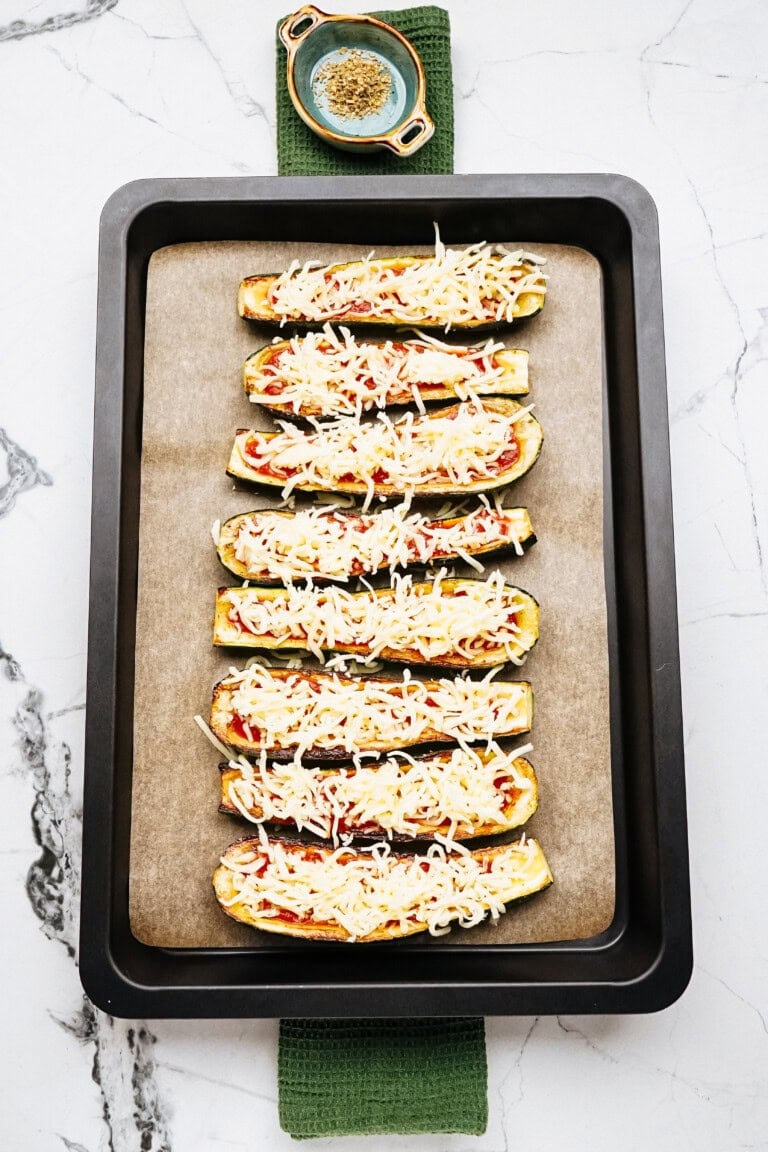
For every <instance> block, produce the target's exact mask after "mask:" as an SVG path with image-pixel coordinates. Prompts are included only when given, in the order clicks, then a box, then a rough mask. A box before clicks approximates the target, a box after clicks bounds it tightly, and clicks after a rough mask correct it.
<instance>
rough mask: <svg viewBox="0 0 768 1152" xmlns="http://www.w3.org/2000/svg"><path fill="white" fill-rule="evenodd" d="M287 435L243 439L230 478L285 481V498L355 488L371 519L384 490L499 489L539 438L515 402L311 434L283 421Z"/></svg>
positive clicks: (345, 422)
mask: <svg viewBox="0 0 768 1152" xmlns="http://www.w3.org/2000/svg"><path fill="white" fill-rule="evenodd" d="M518 423H519V424H520V429H519V430H518V428H517V427H516V425H517V424H518ZM280 427H281V429H282V431H280V432H277V433H264V432H259V431H251V430H243V431H240V432H238V433H237V436H236V438H235V443H234V447H233V450H232V458H231V460H230V465H229V469H230V471H231V472H232V473H233V474H234V475H238V476H245V477H248V478H252V479H255V480H259V479H262V478H264V477H265V476H266V477H274V478H275V479H276V480H279V481H283V482H284V483H283V487H282V494H283V496H284V497H286V496H289V495H290V494H291V492H292V491H293V490H294V488H299V489H301V488H309V489H312V488H326V489H327V488H330V489H331V490H333V489H335V488H337V487H338V486H339V485H341V486H342V488H343V486H344V485H345V484H350V483H354V484H357V485H359V486H363V489H364V490H365V491H366V493H367V499H366V502H365V504H364V506H363V510H364V511H366V510H367V507H368V505H369V504H370V502H371V500H372V498H373V496H374V495H375V494H376V492H377V491H381V490H382V488H383V489H385V490H386V491H392V490H394V491H396V492H411V493H412V492H414V491H415V490H417V489H418V488H420V487H422V488H426V489H427V490H428V491H429V490H432V491H437V490H439V489H440V487H441V486H446V485H447V486H449V488H450V489H454V488H462V487H464V486H467V485H470V484H474V485H475V486H478V482H482V484H485V485H486V486H493V484H495V483H499V482H500V480H501V479H503V476H504V474H505V473H507V472H509V471H510V470H511V468H512V467H513V466H514V465H515V464H516V463H517V461H518V460H519V459H520V455H521V445H522V443H523V438H524V437H530V438H531V439H532V440H533V439H534V438H535V439H537V440H538V439H539V438H540V429H539V427H538V425H537V423H536V421H535V420H534V419H533V417H532V416H530V408H525V407H522V406H521V405H519V404H516V403H515V402H514V401H511V400H495V401H494V400H486V401H485V402H482V401H479V400H477V401H467V402H465V403H461V404H457V405H455V406H454V407H452V408H450V409H447V410H445V411H443V412H441V413H439V414H433V415H431V416H414V413H413V412H407V413H406V414H405V415H404V416H403V417H402V418H401V419H399V420H397V421H396V422H393V421H392V419H391V418H390V417H389V415H388V414H387V413H386V412H379V413H378V414H377V417H376V419H375V420H374V421H372V422H370V423H367V422H361V421H360V419H359V418H357V417H353V416H346V417H341V418H340V419H339V420H335V421H333V422H331V423H328V424H323V425H315V429H314V431H312V432H304V431H302V430H301V429H299V428H296V427H295V426H294V425H291V424H288V423H285V422H283V421H281V422H280Z"/></svg>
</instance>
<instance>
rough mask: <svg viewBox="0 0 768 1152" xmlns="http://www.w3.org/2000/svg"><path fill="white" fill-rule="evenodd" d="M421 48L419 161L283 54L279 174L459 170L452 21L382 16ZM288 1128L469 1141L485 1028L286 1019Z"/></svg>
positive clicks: (477, 1022)
mask: <svg viewBox="0 0 768 1152" xmlns="http://www.w3.org/2000/svg"><path fill="white" fill-rule="evenodd" d="M374 15H375V16H378V17H379V18H380V19H382V20H385V21H386V22H387V23H388V24H392V25H393V26H394V27H395V28H397V29H398V30H399V31H400V32H402V33H403V35H404V36H407V37H408V39H409V40H410V41H411V42H412V44H413V46H414V48H415V49H416V51H417V52H418V53H419V55H420V57H421V59H422V62H423V64H424V71H425V73H426V78H427V99H426V103H427V109H428V111H429V113H430V115H431V117H432V119H433V120H434V122H435V134H434V136H433V137H432V139H431V140H429V141H427V143H426V144H425V145H424V147H423V148H420V149H419V151H418V152H416V153H415V155H413V156H410V157H408V158H405V159H399V158H398V157H397V156H394V155H392V153H390V152H374V153H371V154H368V155H364V156H355V155H352V154H350V153H348V152H339V151H338V150H337V149H335V148H331V147H329V146H328V145H327V144H325V143H324V142H323V141H322V140H320V139H318V137H317V136H315V135H314V133H313V132H310V130H309V128H307V126H306V125H305V124H304V123H303V122H302V121H301V120H300V119H299V117H298V116H297V115H296V111H295V109H294V107H293V105H292V104H291V100H290V97H289V95H288V86H287V84H286V79H285V50H284V48H283V46H282V44H281V43H280V41H279V40H278V45H277V158H278V172H279V173H280V175H281V176H317V175H322V176H345V175H359V174H362V175H366V174H368V173H371V174H374V173H375V174H385V173H391V174H414V173H421V174H426V173H446V172H452V171H453V78H452V73H451V30H450V23H449V20H448V13H447V12H445V11H444V10H443V9H442V8H436V7H432V6H428V7H424V8H407V9H404V10H402V11H399V12H375V13H374ZM278 1091H279V1110H280V1126H281V1128H282V1129H283V1130H284V1131H285V1132H289V1133H290V1134H291V1136H293V1137H294V1138H295V1139H297V1140H307V1139H310V1138H311V1137H318V1136H352V1135H372V1134H374V1133H403V1134H406V1133H407V1134H412V1133H430V1132H461V1133H465V1134H467V1135H473V1136H479V1135H481V1134H482V1133H483V1132H485V1129H486V1125H487V1122H488V1070H487V1065H486V1056H485V1022H484V1020H483V1019H482V1017H481V1018H474V1017H455V1018H443V1017H441V1018H438V1019H412V1020H411V1019H396V1020H281V1021H280V1044H279V1051H278Z"/></svg>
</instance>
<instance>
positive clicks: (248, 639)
mask: <svg viewBox="0 0 768 1152" xmlns="http://www.w3.org/2000/svg"><path fill="white" fill-rule="evenodd" d="M484 583H485V581H483V580H473V579H471V578H469V577H462V578H461V579H452V580H443V581H442V583H441V589H442V592H443V594H444V595H445V596H446V597H449V596H451V595H452V594H454V591H455V592H456V593H458V592H460V590H461V588H462V587H464V586H466V585H471V584H484ZM432 587H433V582H432V581H424V582H422V583H421V584H414V585H413V590H414V592H417V591H418V589H421V588H423V589H428V588H432ZM505 588H506V589H508V591H509V593H510V594H512V595H518V596H521V597H522V598H523V601H524V602H523V605H522V606H521V608H520V611H519V612H518V613H517V615H518V619H519V617H520V616H522V617H523V620H522V625H521V626H522V629H523V635H522V636H521V637H520V638H519V646H520V652H519V656H520V657H521V658H525V657H526V656H527V655H528V654H529V653H530V652H531V650H532V649H533V648H534V646H535V645H536V643H537V642H538V639H539V603H538V601H537V600H536V598H535V597H534V596H532V595H531V594H530V592H526V591H525V590H524V589H522V588H516V587H514V586H513V585H511V584H507V585H505ZM228 593H243V594H246V595H250V594H254V593H255V594H256V595H257V596H258V598H259V599H260V600H276V599H278V598H279V597H280V596H281V595H283V594H284V590H283V589H274V588H263V589H261V590H260V589H259V588H248V589H241V588H219V590H218V594H217V597H216V613H215V617H214V625H213V643H214V645H215V646H216V647H220V648H261V649H266V650H267V651H269V650H271V649H275V648H280V649H281V650H282V649H296V648H298V649H306V644H305V643H303V642H302V641H301V640H293V639H290V640H287V641H286V640H283V641H280V642H278V641H275V640H274V638H271V637H269V636H258V635H254V634H252V633H248V632H242V633H241V632H237V634H236V635H235V636H234V637H232V636H230V637H229V638H228V633H229V632H234V627H233V625H232V624H231V623H230V622H229V619H228V607H227V604H226V601H225V599H224V598H225V596H226V594H228ZM353 595H355V596H359V597H361V598H362V597H369V596H370V592H368V591H367V590H366V591H363V592H358V593H353ZM375 595H376V598H377V599H378V600H384V601H386V600H387V598H389V597H390V596H392V595H393V593H392V590H391V589H389V588H378V589H375ZM323 651H326V652H340V653H343V654H345V655H356V656H368V655H369V654H370V651H371V650H370V647H369V646H368V645H366V644H352V643H349V644H335V645H334V647H333V648H324V649H323ZM377 658H379V659H382V660H388V661H390V662H391V663H393V664H418V665H424V666H428V667H430V668H447V669H454V670H455V669H467V670H469V671H472V670H481V669H482V670H485V669H488V668H494V667H496V665H497V664H501V663H505V662H506V660H507V657H506V655H505V653H504V651H503V649H501V650H500V649H498V648H492V649H490V650H488V651H486V652H484V653H482V654H477V655H476V656H474V657H473V658H472V659H471V660H469V659H468V658H467V657H465V656H463V655H462V654H460V653H456V654H455V655H452V654H450V653H449V654H446V655H445V656H440V657H437V658H434V659H429V658H427V657H425V656H423V655H421V653H420V652H419V651H418V649H416V648H411V649H396V648H384V649H383V650H382V652H381V653H380V654H379V656H378V657H377Z"/></svg>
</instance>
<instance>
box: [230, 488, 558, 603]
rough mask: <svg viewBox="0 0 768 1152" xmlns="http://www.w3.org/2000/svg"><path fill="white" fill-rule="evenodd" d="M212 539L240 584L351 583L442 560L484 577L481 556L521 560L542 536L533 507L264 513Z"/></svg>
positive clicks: (236, 520)
mask: <svg viewBox="0 0 768 1152" xmlns="http://www.w3.org/2000/svg"><path fill="white" fill-rule="evenodd" d="M214 541H215V542H216V551H217V553H218V556H219V559H220V560H221V563H222V564H223V565H224V567H225V568H227V569H228V570H229V571H230V572H232V573H233V574H234V575H235V576H237V578H238V579H239V580H250V581H252V582H255V583H257V584H287V583H290V582H291V581H293V580H303V579H305V578H311V579H312V580H313V581H315V583H318V582H325V583H327V582H328V581H333V580H341V581H346V580H350V579H352V578H354V577H356V576H370V575H372V574H373V573H375V572H378V571H381V570H382V569H385V568H389V569H395V568H407V567H409V566H411V565H417V566H426V565H430V564H435V563H438V562H442V561H444V560H448V561H452V560H463V561H464V562H465V563H467V564H469V565H470V566H471V567H473V568H475V569H476V570H477V571H479V572H482V571H483V564H482V563H481V562H480V560H478V559H477V557H479V556H484V557H485V556H489V555H493V556H499V555H512V556H522V555H523V552H524V550H525V549H526V548H530V547H531V545H532V544H535V542H536V537H535V535H534V532H533V525H532V524H531V518H530V516H529V514H528V509H527V508H498V509H497V508H491V507H490V506H485V505H484V506H481V507H478V508H476V509H475V510H474V511H473V512H470V513H469V514H467V515H465V516H452V517H449V518H448V519H443V520H430V519H429V518H428V517H426V516H422V515H421V514H419V513H416V512H409V511H408V509H407V507H406V506H405V505H402V504H400V505H398V506H397V507H395V508H384V509H382V510H381V511H380V512H376V513H375V514H374V513H367V514H363V513H360V512H343V511H340V510H338V509H333V510H330V511H329V510H325V509H322V508H303V509H300V510H299V511H297V512H288V511H283V510H278V509H275V508H262V509H260V510H259V511H256V512H245V513H242V514H241V515H239V516H232V517H231V518H230V519H229V520H225V521H224V523H223V524H221V525H215V526H214Z"/></svg>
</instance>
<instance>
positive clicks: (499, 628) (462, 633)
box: [213, 572, 539, 668]
mask: <svg viewBox="0 0 768 1152" xmlns="http://www.w3.org/2000/svg"><path fill="white" fill-rule="evenodd" d="M538 637H539V606H538V604H537V602H536V600H535V599H534V598H533V596H531V595H530V594H529V593H528V592H524V591H523V590H522V589H520V588H515V587H514V586H513V585H510V584H505V583H504V580H503V577H502V575H501V573H500V572H495V573H494V574H493V575H492V576H491V577H490V578H489V579H488V580H487V581H483V580H470V579H455V580H445V579H436V580H429V581H422V582H420V583H413V582H412V581H411V578H410V577H409V576H404V577H398V576H395V577H394V578H393V586H392V587H390V588H378V589H375V590H373V591H370V590H368V589H366V590H364V591H362V592H348V591H346V590H342V589H339V588H334V589H329V590H323V589H315V588H310V587H306V588H304V587H297V586H292V587H290V588H280V589H276V588H251V587H248V588H220V589H219V591H218V594H217V597H216V613H215V617H214V626H213V643H214V644H215V645H217V646H218V647H236V648H262V649H277V648H280V649H293V648H300V649H306V650H309V651H311V652H313V653H314V654H315V655H316V656H318V657H320V656H321V653H323V652H329V651H334V652H342V653H346V654H350V655H355V656H360V657H363V658H365V659H367V660H377V659H383V660H391V661H394V662H396V663H407V664H432V665H437V666H439V667H447V668H493V667H495V666H496V665H498V664H503V663H505V662H506V661H511V662H512V663H515V664H522V663H523V660H524V659H525V657H526V655H527V654H528V652H530V650H531V648H533V646H534V644H535V643H536V641H537V640H538Z"/></svg>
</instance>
